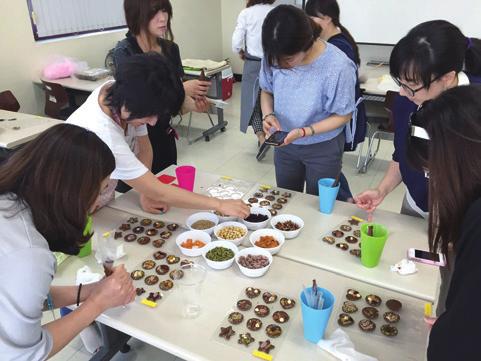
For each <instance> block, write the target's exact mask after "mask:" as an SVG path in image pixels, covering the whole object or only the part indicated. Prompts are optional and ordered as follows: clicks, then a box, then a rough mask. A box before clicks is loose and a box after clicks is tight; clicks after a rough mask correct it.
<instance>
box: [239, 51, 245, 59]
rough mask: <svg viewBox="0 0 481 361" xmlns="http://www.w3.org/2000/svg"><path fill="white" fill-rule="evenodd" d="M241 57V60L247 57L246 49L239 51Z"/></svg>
mask: <svg viewBox="0 0 481 361" xmlns="http://www.w3.org/2000/svg"><path fill="white" fill-rule="evenodd" d="M239 58H241V60H245V59H246V53H245V51H244V50H241V51H239Z"/></svg>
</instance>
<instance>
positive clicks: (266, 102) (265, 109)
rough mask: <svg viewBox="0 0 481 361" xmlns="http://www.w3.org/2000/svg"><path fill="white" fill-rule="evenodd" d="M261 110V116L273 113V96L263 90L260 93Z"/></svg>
mask: <svg viewBox="0 0 481 361" xmlns="http://www.w3.org/2000/svg"><path fill="white" fill-rule="evenodd" d="M261 110H262V116H265V115H267V114H270V113H273V112H274V96H273V95H272V94H271V93H267V92H265V91H264V90H262V91H261Z"/></svg>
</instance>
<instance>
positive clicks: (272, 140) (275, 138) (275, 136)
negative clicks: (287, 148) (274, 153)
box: [266, 130, 289, 147]
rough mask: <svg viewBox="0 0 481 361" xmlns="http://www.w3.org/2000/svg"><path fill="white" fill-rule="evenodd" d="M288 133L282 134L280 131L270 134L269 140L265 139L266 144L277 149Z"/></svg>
mask: <svg viewBox="0 0 481 361" xmlns="http://www.w3.org/2000/svg"><path fill="white" fill-rule="evenodd" d="M287 134H289V133H288V132H283V131H282V130H278V131H276V132H274V133H272V134H271V135H270V136H269V138H267V139H266V144H268V145H273V146H275V147H278V146H280V145H282V144H284V139H286V137H287Z"/></svg>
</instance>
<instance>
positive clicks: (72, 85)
mask: <svg viewBox="0 0 481 361" xmlns="http://www.w3.org/2000/svg"><path fill="white" fill-rule="evenodd" d="M113 79H114V78H113V77H112V76H109V77H106V78H103V79H100V80H96V81H91V80H83V79H78V78H76V77H75V76H70V77H68V78H62V79H55V80H48V79H42V80H44V81H48V82H50V83H56V84H60V85H61V86H63V87H64V88H66V89H67V90H68V89H71V90H78V91H83V92H86V93H91V92H93V91H94V90H95V89H97V88H98V87H99V86H101V85H102V84H104V83H105V82H107V81H109V80H113ZM34 83H35V84H38V85H42V82H41V81H40V79H37V80H35V81H34Z"/></svg>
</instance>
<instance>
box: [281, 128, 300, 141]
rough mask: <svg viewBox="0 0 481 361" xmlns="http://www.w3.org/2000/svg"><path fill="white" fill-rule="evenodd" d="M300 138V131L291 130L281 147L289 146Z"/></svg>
mask: <svg viewBox="0 0 481 361" xmlns="http://www.w3.org/2000/svg"><path fill="white" fill-rule="evenodd" d="M299 138H302V130H301V129H299V128H297V129H292V130H291V131H290V132H289V134H287V137H286V138H285V139H284V144H282V145H287V144H291V143H292V142H293V141H295V140H297V139H299Z"/></svg>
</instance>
